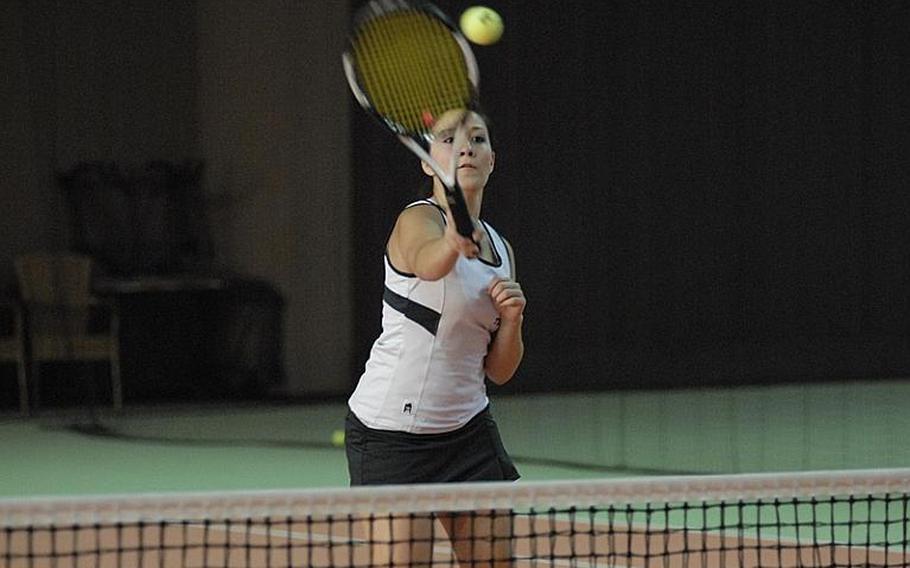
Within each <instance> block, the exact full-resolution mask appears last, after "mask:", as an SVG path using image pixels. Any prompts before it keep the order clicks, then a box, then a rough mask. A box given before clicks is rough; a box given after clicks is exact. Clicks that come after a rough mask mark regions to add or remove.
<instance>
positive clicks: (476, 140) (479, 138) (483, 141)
mask: <svg viewBox="0 0 910 568" xmlns="http://www.w3.org/2000/svg"><path fill="white" fill-rule="evenodd" d="M471 142H473V143H474V144H486V142H487V137H486V136H484V135H483V134H478V135H476V136H474V137H473V138H471Z"/></svg>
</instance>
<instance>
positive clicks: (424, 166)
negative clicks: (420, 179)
mask: <svg viewBox="0 0 910 568" xmlns="http://www.w3.org/2000/svg"><path fill="white" fill-rule="evenodd" d="M420 168H421V169H422V170H423V173H425V174H427V175H428V176H430V177H433V176H435V175H436V173H435V172H433V169H432V168H430V166H429V165H427V163H426V162H424V161H423V160H420Z"/></svg>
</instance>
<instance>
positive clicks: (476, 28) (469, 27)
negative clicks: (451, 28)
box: [460, 6, 502, 45]
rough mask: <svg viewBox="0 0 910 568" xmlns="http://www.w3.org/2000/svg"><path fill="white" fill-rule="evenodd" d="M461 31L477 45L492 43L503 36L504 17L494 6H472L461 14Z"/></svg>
mask: <svg viewBox="0 0 910 568" xmlns="http://www.w3.org/2000/svg"><path fill="white" fill-rule="evenodd" d="M460 23H461V31H462V33H464V35H465V37H466V38H468V39H469V40H471V41H472V42H474V43H476V44H477V45H491V44H494V43H496V42H497V41H499V38H501V37H502V18H500V17H499V14H497V13H496V11H495V10H493V9H492V8H487V7H486V6H472V7H470V8H468V9H467V10H465V11H464V12H462V14H461V22H460Z"/></svg>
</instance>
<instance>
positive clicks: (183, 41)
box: [0, 0, 351, 393]
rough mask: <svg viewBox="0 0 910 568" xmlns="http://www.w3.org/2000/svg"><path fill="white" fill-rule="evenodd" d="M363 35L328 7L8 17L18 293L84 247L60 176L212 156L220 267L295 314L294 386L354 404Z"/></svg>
mask: <svg viewBox="0 0 910 568" xmlns="http://www.w3.org/2000/svg"><path fill="white" fill-rule="evenodd" d="M346 25H347V9H346V7H345V6H344V5H335V4H334V3H321V2H292V1H277V0H276V1H270V2H259V3H255V4H254V3H249V2H243V1H239V0H237V1H225V2H221V1H215V0H211V1H206V0H200V1H198V2H167V3H161V2H156V1H151V0H149V1H132V2H120V1H114V0H101V1H87V0H86V1H78V2H55V1H51V0H35V1H33V2H3V3H0V68H2V69H3V73H4V77H3V80H2V81H0V121H2V125H3V131H4V136H3V137H2V152H0V171H2V174H3V175H2V176H0V196H2V201H3V204H4V210H3V217H4V219H3V221H4V222H3V223H2V224H0V266H2V271H0V285H2V286H3V287H4V288H8V287H9V286H10V285H11V284H12V282H13V275H12V259H13V257H14V256H15V255H16V254H18V253H20V252H23V251H26V250H33V249H34V250H39V249H52V250H59V249H65V248H66V247H67V246H68V244H69V239H70V235H69V227H68V226H67V221H66V212H65V210H64V204H63V200H62V197H61V195H60V193H59V191H58V189H57V187H56V186H55V182H54V173H55V172H56V171H61V170H64V169H67V168H69V167H71V166H72V165H74V164H75V163H77V162H79V161H81V160H111V161H118V162H121V163H124V164H127V163H141V162H144V161H147V160H151V159H165V160H179V159H183V158H202V159H203V160H205V162H206V164H207V171H206V178H205V179H206V190H207V191H209V192H211V194H212V198H213V199H212V209H211V211H210V214H211V216H212V221H213V222H214V226H215V235H214V236H215V239H216V243H215V244H216V255H217V256H218V257H219V260H221V261H223V262H224V263H225V264H227V266H228V267H229V268H231V269H232V270H235V271H237V272H240V273H245V274H250V275H254V276H258V277H262V278H264V279H267V280H269V281H270V282H272V283H273V284H274V285H276V286H277V287H278V288H279V289H280V291H281V293H282V294H283V296H284V299H285V301H286V314H285V323H284V325H285V337H284V344H285V351H286V360H285V367H286V369H285V370H286V373H287V388H288V389H289V390H290V391H293V392H330V393H331V392H336V393H337V392H346V391H347V390H348V388H349V384H350V378H349V376H350V355H349V344H350V338H349V336H350V331H349V327H350V319H351V316H350V313H349V312H350V309H349V307H348V304H349V301H350V300H349V295H350V294H349V293H348V291H347V285H346V282H347V281H348V275H349V272H350V270H351V266H350V259H349V256H350V254H349V249H350V239H349V237H348V235H349V234H350V231H349V220H348V219H349V213H348V209H349V207H350V205H349V199H350V197H349V193H350V191H349V181H348V173H347V168H348V166H347V164H348V161H349V153H348V149H347V148H348V133H347V112H348V95H347V93H346V87H345V85H344V79H343V74H342V73H341V66H340V64H339V55H338V54H339V53H340V51H341V45H340V43H339V42H341V41H342V40H343V37H344V34H343V33H339V31H338V30H343V29H345V26H346Z"/></svg>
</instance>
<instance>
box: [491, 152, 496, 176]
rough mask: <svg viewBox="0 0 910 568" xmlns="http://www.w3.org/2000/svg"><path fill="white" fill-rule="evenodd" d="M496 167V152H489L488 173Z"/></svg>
mask: <svg viewBox="0 0 910 568" xmlns="http://www.w3.org/2000/svg"><path fill="white" fill-rule="evenodd" d="M495 166H496V152H495V151H493V152H490V173H493V168H494V167H495Z"/></svg>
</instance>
